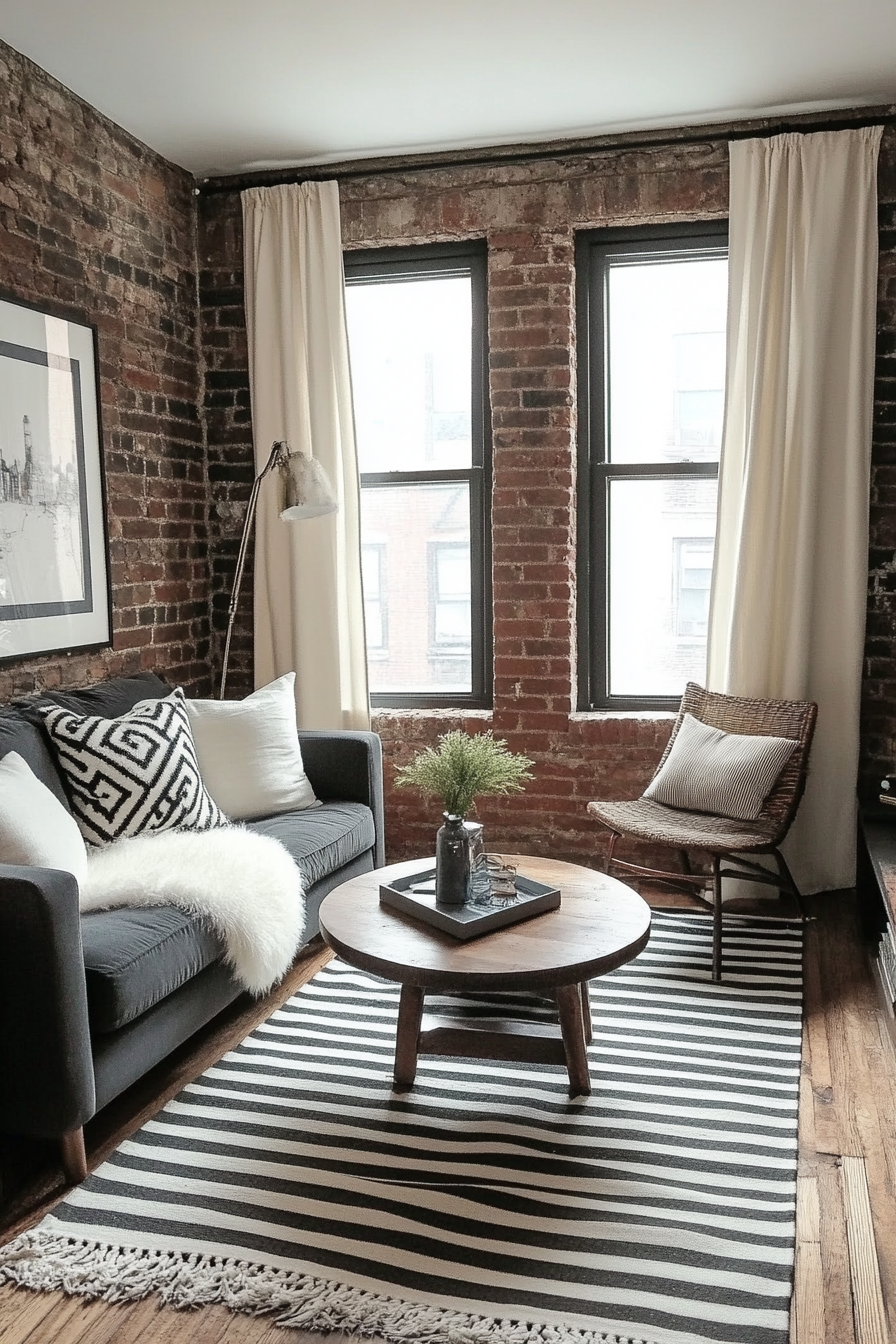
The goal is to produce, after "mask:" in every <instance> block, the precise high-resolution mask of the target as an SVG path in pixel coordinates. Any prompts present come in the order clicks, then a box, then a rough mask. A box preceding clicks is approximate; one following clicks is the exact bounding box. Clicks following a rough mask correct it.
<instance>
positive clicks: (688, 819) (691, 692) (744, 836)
mask: <svg viewBox="0 0 896 1344" xmlns="http://www.w3.org/2000/svg"><path fill="white" fill-rule="evenodd" d="M817 712H818V707H817V705H815V704H813V703H811V702H810V701H806V700H750V699H746V698H745V697H742V696H736V695H721V694H719V693H718V692H715V691H705V690H703V688H702V687H701V686H697V685H696V684H695V683H694V682H688V685H687V688H686V690H685V693H684V696H683V698H682V701H681V709H680V710H679V714H678V718H677V719H676V721H675V725H674V727H673V729H672V736H671V737H670V738H669V744H668V746H667V747H666V750H665V751H664V752H663V755H662V758H661V760H660V763H659V765H658V766H657V768H656V772H655V775H654V777H655V776H656V774H657V773H659V770H660V768H661V767H662V765H663V764H664V762H665V760H666V757H667V756H668V755H669V751H670V750H671V747H672V743H673V742H674V741H675V738H676V736H677V734H678V730H679V728H680V727H681V724H682V720H683V718H684V715H685V714H691V715H693V717H694V718H695V719H700V720H701V721H702V722H703V723H706V724H709V725H710V726H711V727H713V728H720V729H722V731H723V732H726V733H743V734H747V735H755V736H760V735H765V736H772V737H790V738H795V739H796V740H797V742H798V743H799V745H798V747H797V748H796V749H795V750H794V752H793V755H792V756H791V757H790V760H789V761H788V763H787V765H786V766H785V767H784V769H783V771H782V772H781V774H780V775H779V776H778V780H777V782H776V784H775V785H774V787H773V788H772V791H771V793H769V794H768V796H767V797H766V799H765V802H764V803H763V806H762V811H761V813H760V815H759V817H758V819H757V820H756V821H732V820H730V819H729V818H728V817H718V816H712V815H710V814H708V813H704V812H686V811H683V810H680V809H679V808H674V807H668V806H666V805H665V804H663V803H658V802H654V801H653V800H652V799H649V798H643V797H642V798H638V799H636V800H635V801H634V802H624V803H617V802H592V803H589V804H588V812H589V814H590V815H591V816H592V817H594V818H595V820H597V821H599V822H601V823H602V824H603V825H604V826H606V827H608V829H609V831H610V838H609V844H608V846H607V856H606V871H607V872H608V873H609V872H611V871H613V870H617V869H618V870H619V871H620V873H630V874H633V875H634V876H637V877H645V878H652V879H653V880H654V881H660V882H666V883H669V884H671V885H672V886H676V887H679V888H682V887H683V888H684V889H685V890H689V891H693V894H694V895H696V896H697V897H698V898H699V899H700V900H702V901H703V902H704V904H706V905H708V906H710V907H711V908H712V911H713V955H712V976H713V979H714V980H721V978H722V900H721V892H722V878H723V877H739V878H743V879H747V880H748V881H751V882H762V883H765V884H767V885H769V886H773V887H777V888H778V890H779V891H782V892H788V893H789V894H790V895H792V896H794V897H795V898H796V901H797V904H798V907H799V909H800V913H801V914H802V908H803V907H802V900H801V897H800V893H799V889H798V888H797V885H796V883H795V882H794V880H793V877H792V875H791V872H790V869H789V868H788V867H787V863H786V862H785V859H784V856H783V854H782V853H781V851H780V849H779V848H778V847H779V845H780V844H781V842H782V840H783V839H784V837H785V836H786V834H787V832H788V830H789V829H790V825H791V823H792V821H793V819H794V817H795V816H796V811H797V808H798V807H799V803H800V799H801V798H802V796H803V790H804V789H805V786H806V772H807V768H808V764H809V749H810V747H811V745H812V735H813V733H814V731H815V719H816V715H817ZM623 836H629V837H631V838H633V839H636V840H643V841H647V842H648V843H652V844H654V845H664V846H667V847H668V848H669V849H674V850H676V851H677V852H678V855H679V858H680V860H681V864H682V867H681V870H680V871H678V872H669V871H666V870H662V869H657V868H647V867H644V866H642V865H641V864H636V863H630V862H627V861H625V862H624V861H623V860H621V859H617V858H616V857H615V855H614V850H615V848H616V843H617V841H618V840H620V839H621V838H622V837H623ZM692 853H697V854H701V855H707V856H709V858H710V860H711V864H712V868H711V872H709V873H706V872H704V873H699V872H694V871H693V869H692V867H691V859H690V856H691V854H692ZM747 854H751V855H754V854H770V855H771V856H772V858H773V859H774V860H775V862H776V864H777V872H772V871H771V870H770V869H769V868H766V867H763V866H762V865H760V864H758V863H756V862H755V861H751V860H750V859H748V858H746V857H744V856H745V855H747ZM723 864H724V865H726V866H723ZM727 865H737V866H736V867H731V866H727ZM708 887H710V888H711V890H712V900H709V899H708V898H707V897H706V896H705V895H704V894H703V893H704V891H705V890H706V889H707V888H708Z"/></svg>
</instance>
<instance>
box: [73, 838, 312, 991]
mask: <svg viewBox="0 0 896 1344" xmlns="http://www.w3.org/2000/svg"><path fill="white" fill-rule="evenodd" d="M80 904H81V909H82V911H84V910H111V909H115V908H117V907H120V906H127V905H134V906H141V905H142V906H146V905H176V906H178V908H179V909H181V910H186V911H188V912H189V913H190V914H191V915H200V916H202V917H203V918H204V919H207V920H208V921H209V922H210V923H211V924H212V925H213V926H214V928H215V929H217V931H218V932H219V933H220V935H221V937H222V938H223V940H224V946H225V949H226V953H225V960H226V961H227V964H228V965H229V966H230V968H231V970H232V971H233V973H234V975H235V976H236V978H237V980H239V982H240V984H241V985H243V986H244V988H245V989H248V990H249V991H250V992H251V993H252V994H263V993H264V992H265V991H266V990H268V989H270V988H271V986H272V985H274V984H276V983H277V981H278V980H279V979H280V978H281V976H283V975H284V974H285V972H286V971H287V970H288V969H289V967H290V966H291V964H292V960H293V957H294V956H295V954H296V952H297V951H298V949H299V946H300V944H301V941H302V931H303V929H304V927H305V899H304V896H303V893H302V874H301V872H300V871H299V869H298V868H297V867H296V864H295V862H294V860H293V858H292V855H291V854H290V853H289V851H288V850H287V849H286V848H285V846H283V845H281V843H280V841H279V840H275V839H274V838H273V837H272V836H268V835H259V834H258V833H257V832H255V831H248V830H246V828H245V827H243V826H225V827H219V828H217V829H215V830H211V831H162V832H159V833H157V834H153V835H137V836H133V837H131V838H130V839H126V840H117V841H116V842H115V844H113V845H109V846H107V847H106V848H105V849H98V850H92V851H90V852H89V853H88V859H87V879H86V881H85V882H84V883H83V885H82V887H81V901H80Z"/></svg>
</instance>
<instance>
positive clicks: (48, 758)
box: [0, 709, 71, 811]
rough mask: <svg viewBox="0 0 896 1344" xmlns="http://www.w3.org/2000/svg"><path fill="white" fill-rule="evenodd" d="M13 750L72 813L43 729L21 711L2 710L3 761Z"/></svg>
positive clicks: (0, 742) (0, 746)
mask: <svg viewBox="0 0 896 1344" xmlns="http://www.w3.org/2000/svg"><path fill="white" fill-rule="evenodd" d="M11 751H14V752H16V754H17V755H19V756H21V758H22V760H23V761H25V762H26V764H27V765H29V766H30V768H31V771H32V773H33V774H34V775H35V776H36V777H37V779H39V780H40V782H41V784H44V785H46V787H47V788H48V789H49V790H50V792H51V793H52V794H53V796H54V797H55V798H57V799H58V800H59V802H60V803H62V805H63V807H65V808H67V809H68V810H69V811H71V808H70V807H69V801H68V794H67V793H66V791H65V785H64V784H63V782H62V777H61V775H60V774H59V770H58V769H57V766H56V757H55V755H54V754H53V751H52V749H51V747H50V743H49V739H48V737H47V735H46V733H45V732H44V730H43V727H38V725H37V724H36V723H29V721H28V719H27V718H26V717H25V716H24V715H23V714H22V713H21V712H20V711H19V710H15V709H4V710H0V760H2V758H3V757H4V756H8V755H9V753H10V752H11Z"/></svg>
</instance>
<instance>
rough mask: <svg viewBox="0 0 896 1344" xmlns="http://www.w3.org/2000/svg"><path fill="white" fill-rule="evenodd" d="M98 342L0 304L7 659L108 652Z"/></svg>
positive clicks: (1, 545) (0, 553) (1, 572)
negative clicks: (95, 650) (85, 650)
mask: <svg viewBox="0 0 896 1344" xmlns="http://www.w3.org/2000/svg"><path fill="white" fill-rule="evenodd" d="M104 495H105V492H104V484H103V463H102V435H101V432H100V420H99V398H98V395H97V353H96V332H95V330H94V328H93V327H87V326H81V325H79V324H78V323H77V322H68V321H66V320H65V319H63V318H59V317H54V316H53V315H52V314H51V313H48V312H44V311H42V310H40V309H39V308H34V307H27V306H25V305H23V304H20V303H12V302H6V301H4V300H0V660H3V659H7V658H21V657H24V656H25V655H28V654H37V653H50V652H62V651H63V650H69V649H76V648H89V647H99V646H101V645H104V644H109V643H110V642H111V617H110V600H109V563H108V544H107V536H106V510H105V497H104Z"/></svg>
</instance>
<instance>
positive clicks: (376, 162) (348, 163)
mask: <svg viewBox="0 0 896 1344" xmlns="http://www.w3.org/2000/svg"><path fill="white" fill-rule="evenodd" d="M813 116H814V117H815V119H814V120H813V119H812V118H813ZM881 124H883V125H886V126H892V125H896V109H894V106H893V105H892V104H886V105H885V106H883V107H881V108H879V109H874V108H862V109H861V110H860V109H855V111H853V112H846V113H841V114H840V115H839V116H833V115H832V116H829V117H826V116H824V115H823V114H812V113H805V114H803V116H802V117H794V118H791V119H790V120H780V121H772V120H770V119H769V118H762V119H756V120H754V121H749V122H719V123H714V124H713V125H712V126H708V127H706V128H705V129H703V130H699V131H698V130H696V129H695V130H685V131H684V132H683V133H680V134H676V133H675V131H674V129H672V128H667V129H666V130H665V131H663V130H656V131H654V132H646V133H639V132H636V131H633V132H630V133H628V134H622V135H616V136H598V137H594V138H591V139H588V140H566V141H564V140H551V141H546V142H543V143H540V142H535V143H533V144H530V145H516V146H510V147H509V148H508V149H507V150H506V152H504V151H502V150H501V149H500V148H494V147H493V148H488V149H483V150H476V149H470V150H465V151H460V152H452V151H446V152H445V153H443V154H442V153H436V154H416V155H415V154H404V155H392V156H387V157H382V158H369V159H346V160H344V161H343V162H342V163H322V164H311V165H309V166H308V167H306V168H302V167H297V168H284V169H282V170H280V169H265V170H264V171H261V172H257V173H234V174H233V175H231V176H227V177H224V176H219V177H208V178H205V179H202V180H199V181H197V182H196V185H195V186H194V188H193V194H194V195H195V196H217V195H220V194H223V193H227V192H239V191H243V190H245V189H246V188H248V187H274V186H286V185H297V184H299V183H301V182H320V181H330V180H332V179H334V178H335V179H336V180H337V181H340V182H343V181H348V180H349V179H351V178H355V177H377V176H381V175H385V174H386V173H409V172H421V171H425V170H433V171H437V170H440V169H446V168H501V167H504V166H505V165H508V164H519V163H531V162H532V161H533V160H538V159H568V158H578V157H584V156H586V155H589V154H600V153H602V152H607V151H612V150H620V151H633V150H639V149H657V148H666V147H671V146H675V145H701V144H711V143H712V142H713V141H715V140H746V139H749V138H751V137H756V138H766V137H771V136H774V135H788V134H800V133H804V132H811V131H845V130H857V129H859V128H860V127H862V126H879V125H881Z"/></svg>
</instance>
